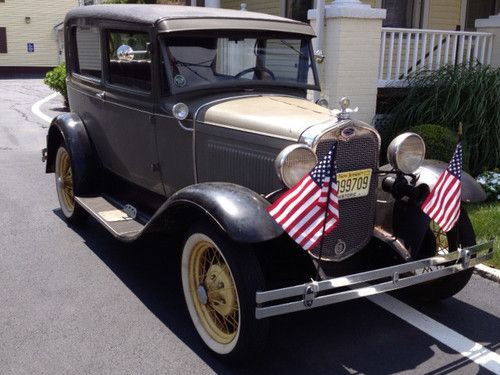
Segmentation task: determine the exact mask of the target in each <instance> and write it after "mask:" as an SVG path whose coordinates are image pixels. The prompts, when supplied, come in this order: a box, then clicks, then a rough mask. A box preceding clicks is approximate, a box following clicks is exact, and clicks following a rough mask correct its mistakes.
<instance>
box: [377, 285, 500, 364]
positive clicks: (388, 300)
mask: <svg viewBox="0 0 500 375" xmlns="http://www.w3.org/2000/svg"><path fill="white" fill-rule="evenodd" d="M368 299H369V300H370V301H372V302H373V303H375V304H376V305H378V306H380V307H382V308H383V309H385V310H387V311H388V312H390V313H391V314H394V315H396V316H397V317H398V318H400V319H403V320H404V321H405V322H407V323H409V324H411V325H412V326H414V327H415V328H418V329H419V330H421V331H422V332H425V333H426V334H428V335H429V336H431V337H433V338H435V339H436V340H439V341H440V342H442V343H443V344H445V345H446V346H448V347H450V348H451V349H453V350H455V351H457V352H459V353H460V354H461V355H463V356H464V357H467V358H469V359H470V360H471V361H473V362H475V363H477V364H478V365H480V366H483V367H484V368H486V369H488V370H490V371H493V373H494V374H500V355H498V354H497V353H495V352H492V351H490V350H488V349H486V348H485V347H484V346H482V345H481V344H478V343H477V342H474V341H472V340H469V339H468V338H467V337H465V336H462V335H461V334H459V333H458V332H455V331H454V330H452V329H450V328H448V327H446V326H445V325H443V324H441V323H439V322H436V321H435V320H434V319H431V318H429V317H428V316H427V315H424V314H422V313H421V312H420V311H418V310H415V309H414V308H413V307H410V306H408V305H406V304H405V303H403V302H401V301H399V300H397V299H396V298H394V297H391V296H390V295H388V294H379V295H376V296H371V297H368Z"/></svg>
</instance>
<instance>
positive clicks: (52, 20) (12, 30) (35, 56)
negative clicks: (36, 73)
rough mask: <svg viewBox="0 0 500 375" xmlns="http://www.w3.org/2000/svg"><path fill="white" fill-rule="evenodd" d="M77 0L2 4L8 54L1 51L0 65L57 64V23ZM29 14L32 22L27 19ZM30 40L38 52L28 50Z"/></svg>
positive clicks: (8, 1)
mask: <svg viewBox="0 0 500 375" xmlns="http://www.w3.org/2000/svg"><path fill="white" fill-rule="evenodd" d="M76 6H78V0H51V1H45V2H43V5H42V4H41V3H40V2H39V1H32V0H5V2H1V3H0V27H6V28H7V53H6V54H5V53H0V67H9V66H26V67H51V66H56V65H57V64H58V45H57V32H56V30H54V26H55V25H57V24H58V23H60V22H61V21H63V20H64V16H65V14H66V12H67V11H68V10H69V9H71V8H73V7H76ZM25 17H30V18H31V20H30V23H26V22H25ZM27 43H33V44H34V47H35V51H34V52H33V53H28V51H27Z"/></svg>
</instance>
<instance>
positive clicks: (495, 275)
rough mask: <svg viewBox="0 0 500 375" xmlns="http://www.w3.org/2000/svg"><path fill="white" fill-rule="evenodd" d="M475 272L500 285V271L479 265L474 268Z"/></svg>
mask: <svg viewBox="0 0 500 375" xmlns="http://www.w3.org/2000/svg"><path fill="white" fill-rule="evenodd" d="M474 272H475V273H477V274H478V275H480V276H482V277H484V278H486V279H488V280H491V281H494V282H496V283H500V270H497V269H495V268H491V267H488V266H485V265H484V264H478V265H476V266H475V267H474Z"/></svg>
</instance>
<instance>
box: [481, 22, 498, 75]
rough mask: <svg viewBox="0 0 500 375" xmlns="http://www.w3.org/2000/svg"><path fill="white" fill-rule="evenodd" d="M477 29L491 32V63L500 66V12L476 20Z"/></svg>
mask: <svg viewBox="0 0 500 375" xmlns="http://www.w3.org/2000/svg"><path fill="white" fill-rule="evenodd" d="M475 26H476V29H477V31H480V32H484V33H492V34H493V41H492V43H493V45H492V46H491V47H490V48H491V65H492V66H494V67H496V68H499V67H500V13H498V14H497V15H496V16H490V18H486V19H477V20H476V24H475Z"/></svg>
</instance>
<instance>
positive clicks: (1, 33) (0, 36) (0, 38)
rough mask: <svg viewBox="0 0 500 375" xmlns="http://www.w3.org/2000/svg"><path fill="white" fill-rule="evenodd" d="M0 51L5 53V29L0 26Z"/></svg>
mask: <svg viewBox="0 0 500 375" xmlns="http://www.w3.org/2000/svg"><path fill="white" fill-rule="evenodd" d="M0 53H7V29H6V28H5V27H0Z"/></svg>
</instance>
